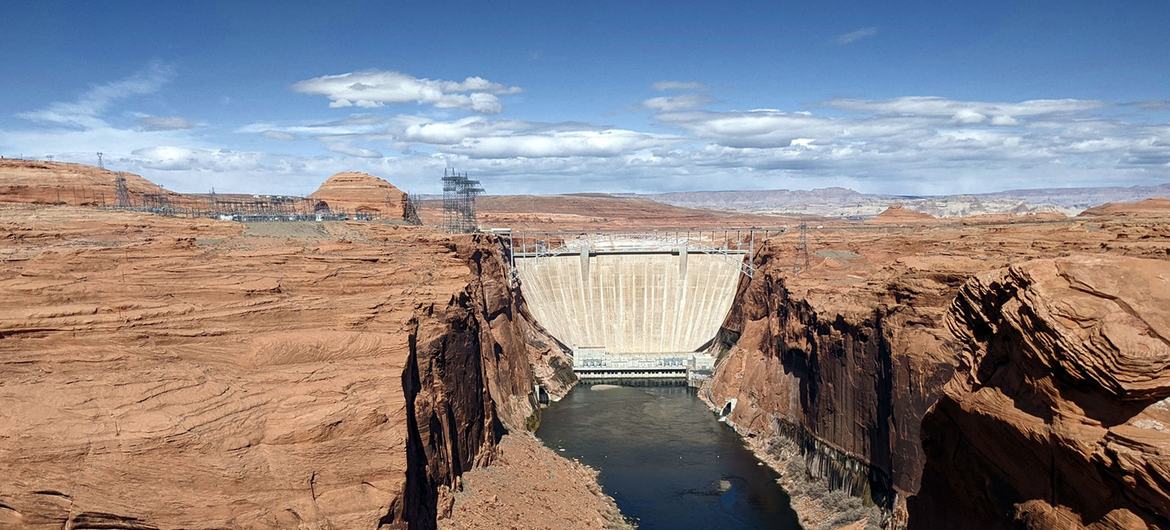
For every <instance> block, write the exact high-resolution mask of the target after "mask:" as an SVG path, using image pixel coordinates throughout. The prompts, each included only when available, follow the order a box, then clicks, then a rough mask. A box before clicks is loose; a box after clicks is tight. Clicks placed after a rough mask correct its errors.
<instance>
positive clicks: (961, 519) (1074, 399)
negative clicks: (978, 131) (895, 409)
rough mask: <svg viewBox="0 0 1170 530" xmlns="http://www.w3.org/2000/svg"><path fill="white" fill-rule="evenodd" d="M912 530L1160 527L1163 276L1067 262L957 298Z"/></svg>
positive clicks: (1169, 423) (996, 275)
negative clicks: (948, 367) (949, 376)
mask: <svg viewBox="0 0 1170 530" xmlns="http://www.w3.org/2000/svg"><path fill="white" fill-rule="evenodd" d="M947 322H948V327H949V328H950V330H951V331H952V333H953V334H954V336H955V337H956V342H955V344H956V346H957V347H958V351H959V353H960V356H959V359H960V360H961V362H960V366H959V369H958V370H957V372H956V374H955V377H954V379H953V380H952V381H951V382H950V383H948V384H947V386H946V390H945V393H944V395H943V396H942V398H941V400H940V401H939V402H938V404H937V405H935V407H934V408H933V409H932V410H931V412H930V413H929V414H928V415H927V416H926V418H925V420H924V424H923V444H924V448H925V450H926V457H927V458H926V463H925V470H924V474H923V480H922V487H921V488H920V490H919V493H918V495H916V496H914V497H911V498H910V500H909V502H908V509H909V515H910V526H911V527H912V528H940V527H944V526H945V527H948V528H1012V527H1022V528H1118V529H1120V528H1167V527H1170V406H1167V403H1168V402H1167V401H1165V400H1166V398H1167V397H1170V341H1168V338H1170V264H1168V263H1167V262H1165V261H1156V260H1144V259H1133V258H1119V257H1085V256H1077V257H1069V258H1061V259H1055V260H1039V261H1031V262H1026V263H1022V264H1019V265H1013V266H1011V267H1008V268H1006V269H1003V270H999V271H993V272H989V273H985V274H981V275H979V276H977V277H976V278H974V279H972V280H971V281H969V282H967V283H966V285H964V287H963V289H962V290H961V291H960V293H959V296H958V297H957V298H956V300H955V303H954V305H953V306H952V309H951V312H950V314H949V315H948V318H947Z"/></svg>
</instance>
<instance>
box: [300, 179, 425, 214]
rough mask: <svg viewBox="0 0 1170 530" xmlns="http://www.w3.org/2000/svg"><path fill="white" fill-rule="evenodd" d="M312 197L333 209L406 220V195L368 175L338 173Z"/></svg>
mask: <svg viewBox="0 0 1170 530" xmlns="http://www.w3.org/2000/svg"><path fill="white" fill-rule="evenodd" d="M309 197H311V198H313V199H318V200H323V201H325V202H326V203H328V204H329V206H330V207H331V208H334V209H340V210H345V211H352V212H357V213H371V214H375V215H378V216H379V217H385V218H389V219H405V218H406V209H405V207H406V194H405V193H403V192H402V190H400V189H398V188H397V187H395V186H394V185H393V184H391V183H389V182H386V181H385V180H383V179H381V178H379V177H376V176H374V175H370V174H369V173H361V172H357V171H346V172H344V173H338V174H336V175H333V176H332V177H329V178H328V179H326V180H325V183H323V184H321V187H320V188H317V191H314V192H313V193H312V194H311V195H309Z"/></svg>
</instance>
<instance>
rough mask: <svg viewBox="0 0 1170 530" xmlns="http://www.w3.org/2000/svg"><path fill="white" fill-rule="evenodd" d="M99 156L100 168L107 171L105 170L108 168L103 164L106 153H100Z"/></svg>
mask: <svg viewBox="0 0 1170 530" xmlns="http://www.w3.org/2000/svg"><path fill="white" fill-rule="evenodd" d="M97 155H98V167H100V168H102V169H105V168H106V165H105V164H103V163H102V157H103V156H105V153H102V152H101V151H98V154H97Z"/></svg>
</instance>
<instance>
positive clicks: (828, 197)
mask: <svg viewBox="0 0 1170 530" xmlns="http://www.w3.org/2000/svg"><path fill="white" fill-rule="evenodd" d="M637 196H638V197H642V198H646V199H650V200H654V201H657V202H661V203H665V204H670V205H673V206H683V207H688V208H711V209H717V210H733V211H741V212H751V213H775V214H803V215H819V216H826V217H869V216H873V215H877V214H878V213H881V212H882V211H884V210H885V209H886V208H888V207H889V206H891V205H894V204H901V205H903V206H904V207H905V208H907V209H910V210H915V211H919V212H923V213H927V214H930V215H933V216H936V217H955V216H967V215H982V214H1004V213H1011V214H1026V213H1043V212H1059V213H1062V214H1064V215H1076V214H1079V213H1080V212H1082V211H1084V210H1086V209H1088V208H1092V207H1094V206H1098V205H1101V204H1104V203H1108V202H1128V201H1137V200H1142V199H1147V198H1150V197H1170V183H1166V184H1158V185H1154V186H1130V187H1120V186H1111V187H1097V188H1038V189H1021V190H1008V191H1001V192H996V193H980V194H962V195H929V196H913V195H881V194H871V193H860V192H857V191H854V190H851V189H848V188H820V189H814V190H750V191H687V192H674V193H654V194H640V195H637Z"/></svg>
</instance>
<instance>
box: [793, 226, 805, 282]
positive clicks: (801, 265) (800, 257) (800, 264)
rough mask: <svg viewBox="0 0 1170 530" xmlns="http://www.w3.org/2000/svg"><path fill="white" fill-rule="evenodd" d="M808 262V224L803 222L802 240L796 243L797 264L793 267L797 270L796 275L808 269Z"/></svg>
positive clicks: (801, 228) (801, 227)
mask: <svg viewBox="0 0 1170 530" xmlns="http://www.w3.org/2000/svg"><path fill="white" fill-rule="evenodd" d="M808 261H809V260H808V223H805V222H804V221H801V222H800V239H799V240H798V241H797V242H796V262H795V263H794V264H793V267H792V268H793V269H795V270H796V274H800V271H802V270H806V269H808V266H809V265H808Z"/></svg>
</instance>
